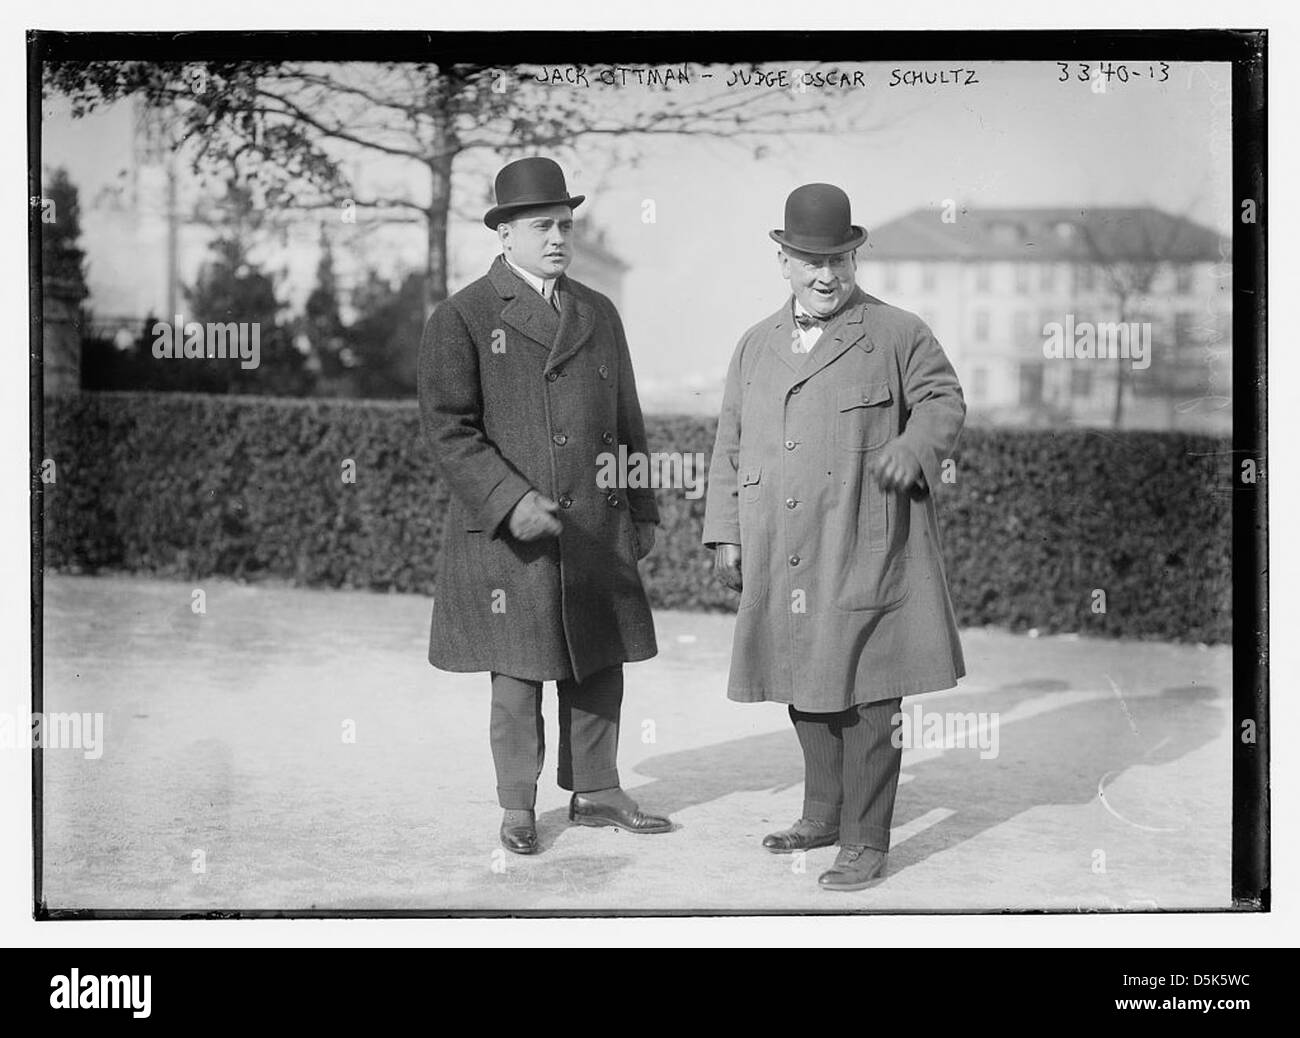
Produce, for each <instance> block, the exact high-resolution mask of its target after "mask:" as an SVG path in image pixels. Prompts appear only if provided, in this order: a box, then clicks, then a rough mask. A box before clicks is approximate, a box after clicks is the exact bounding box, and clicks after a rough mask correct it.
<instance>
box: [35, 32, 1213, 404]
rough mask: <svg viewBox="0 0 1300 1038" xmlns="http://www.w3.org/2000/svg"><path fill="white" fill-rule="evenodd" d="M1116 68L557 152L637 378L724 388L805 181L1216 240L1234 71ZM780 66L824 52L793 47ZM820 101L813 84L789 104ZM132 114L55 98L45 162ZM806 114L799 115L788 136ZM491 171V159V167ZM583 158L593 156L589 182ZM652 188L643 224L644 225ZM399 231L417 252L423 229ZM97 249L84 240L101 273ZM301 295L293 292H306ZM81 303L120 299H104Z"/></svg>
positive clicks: (775, 282) (106, 176)
mask: <svg viewBox="0 0 1300 1038" xmlns="http://www.w3.org/2000/svg"><path fill="white" fill-rule="evenodd" d="M1117 64H1118V63H1117ZM1125 64H1126V65H1127V67H1128V69H1129V70H1130V75H1129V81H1128V82H1127V83H1124V82H1120V81H1119V79H1118V78H1112V79H1110V80H1109V81H1107V82H1106V83H1105V90H1104V91H1098V90H1097V89H1096V88H1095V81H1093V80H1084V81H1080V80H1079V78H1078V77H1079V74H1080V71H1081V65H1080V63H1079V62H1071V63H1070V65H1069V67H1068V69H1067V74H1068V75H1069V77H1070V78H1069V79H1068V80H1067V81H1066V82H1061V81H1060V76H1061V74H1062V70H1061V66H1060V64H1059V63H1057V62H1053V61H1040V62H967V63H961V62H943V63H909V64H907V65H905V66H897V65H894V64H892V63H890V64H873V63H868V64H862V65H844V64H840V65H839V66H837V67H838V68H840V69H842V70H845V71H860V72H861V73H862V78H861V82H862V83H863V84H864V85H863V86H862V87H861V88H857V89H849V90H842V91H832V92H830V98H831V100H832V103H833V104H835V105H842V106H851V107H852V108H853V110H854V111H856V112H858V113H864V112H865V113H866V115H867V117H868V120H869V121H870V122H871V123H872V124H873V127H872V128H869V129H867V130H864V131H859V132H851V133H836V134H832V135H810V134H794V133H785V132H779V133H773V134H771V135H769V136H768V137H766V138H764V139H763V141H762V142H761V143H762V144H763V146H764V155H763V156H762V157H761V158H755V157H754V156H753V154H752V153H751V152H750V150H749V149H747V148H746V147H744V146H741V145H739V144H736V143H731V142H720V141H715V140H705V139H700V138H668V137H661V138H651V139H648V140H646V141H645V143H644V144H643V145H641V146H640V147H639V154H640V160H639V161H638V162H637V163H636V164H635V165H632V164H627V166H626V168H622V167H619V166H612V165H610V163H609V162H608V161H607V156H605V155H603V154H602V153H600V152H599V151H587V152H585V153H584V152H583V151H581V150H580V151H579V152H578V153H574V154H565V155H563V156H560V157H561V161H562V164H565V165H567V166H568V167H569V174H570V190H571V191H572V192H574V193H577V192H579V191H589V193H590V197H589V200H588V201H587V202H586V203H585V204H584V206H583V207H582V209H581V210H580V212H581V213H582V214H583V215H586V216H588V217H589V218H590V219H591V220H592V221H593V222H594V223H595V224H597V225H598V226H599V227H601V228H602V229H603V230H604V231H605V233H606V235H607V239H608V243H609V244H610V245H611V246H612V247H613V249H614V250H615V251H616V252H617V253H618V254H620V255H621V256H622V257H623V258H624V260H625V261H626V262H627V263H628V264H630V267H631V269H630V270H629V272H628V274H627V279H626V282H625V289H624V293H623V300H624V306H623V317H624V323H625V326H626V328H627V331H628V336H629V343H630V347H631V350H632V356H633V360H634V364H635V367H636V369H637V372H638V378H639V380H640V381H641V382H643V383H644V384H645V387H646V389H648V390H649V391H650V392H651V393H654V392H660V391H664V390H666V388H667V387H670V386H679V385H693V384H700V385H714V384H717V383H719V382H720V380H721V378H722V376H723V373H724V372H725V369H726V365H727V362H728V360H729V359H730V355H731V352H732V350H733V348H734V346H735V343H736V341H737V340H738V338H739V337H740V335H741V334H742V333H743V332H744V330H745V329H746V328H748V327H749V326H751V325H752V324H754V323H755V322H757V321H758V320H760V319H761V318H762V317H764V316H765V315H766V314H768V313H770V312H771V311H772V310H774V309H775V308H776V307H777V306H778V305H779V304H780V303H781V301H782V299H783V298H784V297H785V290H784V288H785V285H784V282H783V281H782V280H781V278H780V275H779V273H778V270H777V264H776V259H775V254H774V253H775V244H774V243H773V242H771V241H770V239H769V238H768V231H769V230H771V229H772V228H776V227H779V226H780V225H781V223H782V213H783V207H784V202H785V197H786V195H787V194H788V193H789V192H790V190H792V189H793V188H794V187H797V186H798V185H800V184H803V183H808V182H811V181H825V182H830V183H834V184H838V185H839V186H841V187H843V188H844V189H845V190H846V191H847V192H848V194H849V196H850V198H851V199H852V204H853V217H854V221H855V222H857V223H860V224H863V225H865V226H866V227H867V228H868V230H870V229H871V228H872V227H873V226H878V225H879V224H881V223H883V222H885V221H888V220H891V219H893V218H895V217H898V216H901V215H903V214H904V213H907V212H909V211H911V210H913V209H917V208H921V207H938V206H940V205H942V204H943V203H944V201H945V200H948V199H952V200H954V201H955V202H956V203H957V204H958V205H959V206H965V207H979V206H999V207H1001V206H1066V207H1089V206H1112V205H1113V206H1128V205H1152V206H1157V207H1160V208H1163V209H1166V210H1168V211H1171V212H1174V213H1179V214H1183V215H1186V216H1188V217H1189V218H1191V219H1193V220H1196V221H1197V222H1199V223H1202V224H1205V225H1207V226H1209V227H1211V228H1213V229H1215V230H1218V231H1221V232H1225V233H1226V232H1227V231H1228V230H1229V228H1230V227H1231V221H1232V214H1233V203H1232V198H1231V150H1230V147H1231V140H1230V133H1231V123H1230V93H1229V88H1230V72H1229V69H1228V66H1226V65H1212V64H1203V63H1202V64H1188V63H1174V64H1170V65H1169V66H1168V67H1167V70H1164V69H1161V67H1160V66H1159V63H1150V62H1147V61H1143V60H1140V59H1135V60H1133V61H1131V62H1127V63H1125ZM783 65H786V66H788V67H791V68H795V67H799V68H811V67H813V66H814V65H815V62H812V61H810V60H806V59H805V60H801V59H800V58H799V57H798V56H797V55H794V56H792V57H791V59H790V61H788V62H784V63H783ZM896 68H897V69H898V74H897V75H896V74H895V72H894V70H895V69H896ZM955 68H961V69H963V70H964V71H962V72H960V73H958V74H956V75H953V74H951V73H950V74H949V76H948V77H947V78H948V79H949V80H956V82H948V83H935V84H932V85H926V84H923V83H922V84H916V85H907V84H905V83H898V85H893V86H891V85H890V84H891V82H897V81H898V80H899V79H900V78H902V75H903V74H904V73H906V72H909V71H912V72H915V71H922V70H924V71H931V72H934V71H939V70H945V69H946V70H952V69H955ZM692 69H693V70H695V71H696V72H697V73H698V71H699V70H700V69H701V67H700V66H692ZM521 71H522V70H521ZM714 71H715V73H716V74H715V76H714V79H713V81H712V83H711V84H709V85H708V86H707V89H717V86H716V84H717V83H718V80H719V79H720V78H724V77H725V74H726V70H725V69H723V68H717V69H715V70H714ZM1166 71H1167V78H1164V79H1163V81H1161V77H1162V76H1163V75H1164V73H1165V72H1166ZM1151 73H1155V75H1154V76H1152V75H1151ZM968 81H971V82H968ZM554 89H557V90H564V89H573V90H575V91H576V90H578V89H580V88H576V87H575V88H566V87H556V88H554ZM673 89H674V90H675V91H680V92H682V93H683V94H686V95H688V94H689V92H690V91H691V90H704V89H706V85H705V84H704V82H703V80H702V79H700V78H698V76H697V79H696V82H695V84H694V85H692V86H675V87H674V88H673ZM736 89H737V90H743V89H751V90H752V89H756V88H753V87H750V88H743V87H737V88H736ZM773 89H776V88H773ZM624 92H625V99H626V104H627V106H628V110H629V111H631V110H633V109H635V108H638V107H639V106H644V105H646V104H653V103H655V98H654V95H653V94H652V93H651V92H649V91H648V90H647V89H646V88H639V87H636V86H629V87H626V88H624ZM825 96H826V95H825V94H824V93H823V92H819V91H816V90H815V89H810V90H809V91H808V92H807V93H806V94H803V95H799V101H800V103H805V102H806V103H808V104H812V103H814V102H816V101H818V100H822V99H824V98H825ZM130 125H131V123H130V119H129V117H128V114H127V113H125V112H123V111H121V110H118V111H111V110H110V111H105V112H103V113H100V114H98V115H95V116H93V117H91V118H88V119H83V120H80V121H75V122H74V121H73V120H71V119H70V118H69V117H68V116H67V114H66V110H65V109H64V108H63V106H61V105H60V104H58V103H57V102H54V103H49V104H47V106H46V120H45V126H44V136H43V156H42V158H43V162H44V164H45V166H46V167H47V168H49V167H52V166H54V165H64V166H66V167H68V169H69V172H70V173H71V175H72V178H73V180H74V182H76V183H77V184H78V185H79V186H80V188H81V190H82V197H83V199H85V198H90V197H93V195H94V194H95V193H96V191H97V190H98V188H99V187H100V186H102V185H103V184H106V183H108V182H110V181H111V180H112V178H113V176H114V175H115V171H116V169H117V168H118V167H119V166H120V165H121V164H122V163H124V162H125V161H126V158H127V156H128V155H129V139H128V133H129V129H130ZM806 125H807V120H806V119H801V118H800V116H799V114H798V112H797V111H795V112H793V113H792V115H791V119H790V123H789V126H790V129H791V130H799V129H803V128H806ZM584 154H585V156H586V157H585V158H584ZM496 164H497V163H496V161H495V160H493V159H492V157H491V156H489V157H488V158H487V161H486V164H485V165H484V166H483V169H484V171H485V172H484V177H487V176H489V175H490V172H489V171H490V169H491V168H492V167H493V166H495V165H496ZM584 164H585V165H589V166H591V167H593V168H600V167H603V173H602V174H601V175H600V177H599V178H598V181H597V182H596V183H595V184H592V183H589V182H588V179H587V177H586V170H585V169H584V168H583V167H584ZM405 175H407V174H406V173H405V172H404V170H399V169H397V168H396V167H394V168H391V169H390V168H385V167H384V166H383V165H382V164H379V163H370V164H367V165H366V166H365V168H364V169H363V170H362V176H363V177H368V178H373V179H374V181H385V182H392V180H393V178H394V176H397V177H401V176H405ZM485 182H486V181H485ZM412 184H413V188H412V189H413V190H415V191H417V192H418V191H419V190H420V186H419V184H418V182H417V181H415V180H413V181H412ZM647 201H652V202H653V204H654V220H653V222H646V220H645V218H644V214H645V213H646V209H647V207H646V202H647ZM90 222H91V223H93V220H92V221H90ZM308 240H310V236H308ZM410 240H411V248H410V262H411V263H412V264H415V263H418V262H419V261H420V259H421V255H422V252H421V249H422V245H421V239H420V236H419V233H418V231H415V232H414V233H413V235H412V237H411V239H410ZM450 249H451V252H452V257H451V259H452V266H453V271H454V275H455V278H454V283H453V285H452V288H453V289H455V288H457V287H460V284H463V283H464V281H465V280H468V279H469V278H471V277H473V276H476V275H477V272H479V271H481V270H483V269H485V268H486V265H487V263H488V262H489V261H490V259H491V257H492V256H493V255H494V254H495V252H496V244H495V237H494V235H492V233H491V232H489V231H487V229H486V228H484V227H483V225H482V224H481V223H475V222H474V221H473V220H472V219H471V220H466V221H460V222H458V223H457V224H456V225H455V226H454V228H453V231H452V235H451V245H450ZM289 251H291V252H293V255H286V256H285V257H282V259H283V261H284V262H283V266H285V268H286V269H288V270H289V271H290V274H291V276H290V278H289V280H291V281H295V282H299V283H302V282H306V287H309V281H308V279H309V278H310V274H311V271H313V270H314V267H315V262H316V253H315V251H314V249H311V248H304V247H302V246H294V247H293V248H292V249H291V250H289ZM95 259H96V257H95V254H94V250H93V249H92V250H91V255H90V261H91V264H92V268H93V266H94V263H95ZM92 286H93V281H92ZM863 287H865V288H867V289H868V291H870V290H871V289H872V286H870V285H864V286H863ZM303 291H304V289H303V286H302V285H301V284H300V285H299V287H298V288H296V289H293V292H294V293H295V294H296V295H297V296H298V297H299V298H300V297H301V295H302V294H303ZM92 302H93V303H94V305H96V306H99V307H102V308H104V309H106V310H108V311H112V310H113V306H112V301H108V300H101V299H94V300H92Z"/></svg>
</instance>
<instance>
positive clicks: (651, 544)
mask: <svg viewBox="0 0 1300 1038" xmlns="http://www.w3.org/2000/svg"><path fill="white" fill-rule="evenodd" d="M654 548H655V524H654V523H637V524H636V561H637V562H640V561H641V560H642V559H644V558H645V557H646V556H647V555H649V554H650V553H651V552H652V551H654Z"/></svg>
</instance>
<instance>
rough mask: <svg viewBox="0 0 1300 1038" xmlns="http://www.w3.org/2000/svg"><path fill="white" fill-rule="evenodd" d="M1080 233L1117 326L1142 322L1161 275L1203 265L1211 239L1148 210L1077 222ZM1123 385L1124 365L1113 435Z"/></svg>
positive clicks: (1180, 220)
mask: <svg viewBox="0 0 1300 1038" xmlns="http://www.w3.org/2000/svg"><path fill="white" fill-rule="evenodd" d="M1080 228H1081V231H1082V234H1081V239H1082V244H1083V246H1084V249H1085V252H1086V256H1087V262H1089V263H1091V264H1092V265H1093V267H1095V268H1096V270H1097V271H1098V272H1099V273H1100V275H1101V279H1102V283H1103V285H1104V288H1105V292H1106V294H1107V296H1108V297H1109V298H1110V300H1111V302H1112V304H1113V306H1114V310H1115V320H1116V321H1117V322H1119V323H1120V324H1128V323H1129V322H1131V321H1133V320H1135V319H1136V318H1137V317H1140V316H1142V313H1143V311H1144V310H1145V308H1146V306H1147V302H1148V300H1149V299H1150V297H1151V295H1152V293H1153V292H1154V291H1155V290H1156V289H1157V288H1158V286H1159V284H1160V281H1161V278H1162V276H1163V275H1164V274H1165V273H1166V272H1170V271H1173V270H1174V269H1175V267H1176V265H1177V264H1179V263H1185V262H1194V261H1197V260H1203V259H1205V258H1206V257H1205V256H1204V255H1202V252H1203V250H1204V249H1205V247H1206V244H1207V239H1206V235H1207V234H1211V233H1212V232H1208V231H1207V230H1206V229H1205V228H1202V227H1199V226H1197V225H1196V224H1194V223H1192V222H1191V221H1190V220H1189V219H1187V218H1185V217H1182V216H1176V215H1173V214H1170V213H1166V212H1163V211H1161V210H1159V209H1155V208H1149V207H1143V208H1134V209H1126V210H1113V209H1112V210H1106V211H1105V214H1104V216H1099V217H1093V218H1091V219H1087V220H1084V221H1082V222H1081V224H1080ZM1156 377H1159V376H1156ZM1127 382H1128V380H1127V379H1126V377H1125V368H1124V365H1123V364H1121V363H1118V362H1117V363H1116V365H1115V409H1114V411H1113V417H1112V424H1113V425H1114V427H1115V428H1116V429H1118V428H1120V426H1121V424H1122V422H1123V418H1124V389H1125V386H1126V385H1127ZM1169 388H1170V389H1172V387H1169Z"/></svg>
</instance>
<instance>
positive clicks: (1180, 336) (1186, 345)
mask: <svg viewBox="0 0 1300 1038" xmlns="http://www.w3.org/2000/svg"><path fill="white" fill-rule="evenodd" d="M1196 340H1197V335H1196V315H1195V314H1193V313H1192V312H1191V311H1190V310H1179V311H1178V312H1177V313H1176V314H1174V349H1176V350H1189V349H1191V348H1192V347H1193V346H1195V345H1196Z"/></svg>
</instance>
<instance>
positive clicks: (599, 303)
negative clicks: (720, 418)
mask: <svg viewBox="0 0 1300 1038" xmlns="http://www.w3.org/2000/svg"><path fill="white" fill-rule="evenodd" d="M558 288H559V291H560V299H561V305H562V307H563V313H556V311H555V309H554V307H553V306H552V305H551V304H550V303H548V302H547V301H545V300H544V299H543V298H542V296H541V295H540V293H538V292H537V291H536V290H535V289H534V288H532V287H531V286H530V285H528V284H527V283H526V282H525V281H524V280H523V279H522V278H520V277H519V276H518V275H517V274H515V273H514V272H513V271H512V270H511V269H510V267H509V266H508V265H507V264H506V263H505V261H504V259H503V258H502V257H497V259H496V260H495V261H494V262H493V264H492V267H491V269H490V270H489V271H488V273H487V275H486V276H484V277H481V278H479V279H478V280H477V281H475V282H473V283H472V284H470V285H467V286H466V287H465V288H463V289H462V290H461V291H459V292H457V293H456V294H455V295H453V296H451V297H450V298H448V299H446V300H445V301H444V302H442V303H441V304H439V305H438V307H437V308H436V309H435V310H434V312H433V314H432V316H431V317H430V318H429V321H428V323H427V325H426V326H425V329H424V335H423V337H422V340H421V343H420V365H419V392H420V418H421V426H422V430H423V433H424V435H425V437H426V438H427V440H428V442H429V443H430V444H431V445H432V447H433V453H434V459H435V464H436V467H437V471H438V474H439V476H440V477H441V478H442V479H443V480H444V481H445V482H446V484H447V486H448V487H449V488H450V491H451V502H450V507H449V509H448V511H447V515H446V518H445V527H444V533H443V542H442V553H441V556H440V560H439V564H438V575H437V578H436V581H435V587H434V601H433V623H432V629H431V632H430V637H429V662H430V663H432V664H433V665H434V666H435V667H438V668H440V669H442V670H451V671H484V670H490V671H497V672H499V673H503V674H510V675H513V676H514V677H519V678H528V679H532V680H539V681H548V680H556V679H560V678H569V677H573V678H576V679H577V680H579V681H581V680H583V679H584V678H586V677H587V676H588V675H590V674H592V673H593V672H595V671H597V670H601V669H603V668H605V667H608V666H612V665H614V664H618V663H624V662H630V661H633V660H644V659H648V658H649V657H651V656H653V655H654V654H655V652H656V651H657V647H656V644H655V633H654V623H653V620H652V619H651V615H650V605H649V603H648V602H647V600H646V595H645V590H644V588H643V587H642V585H641V578H640V574H639V573H638V572H637V560H636V531H635V527H634V525H633V523H634V522H636V521H639V522H658V518H659V513H658V509H657V507H656V505H655V499H654V492H653V491H652V490H649V489H631V490H625V489H617V488H616V489H604V488H602V487H601V486H599V485H598V482H597V473H598V470H600V469H601V467H602V462H601V460H600V458H601V455H602V454H604V453H610V454H612V455H614V456H617V455H618V450H619V447H620V445H621V446H623V447H625V448H626V450H627V451H628V452H629V453H631V452H642V453H644V452H645V451H646V450H647V447H646V437H645V424H644V422H643V420H642V417H641V407H640V404H639V403H638V401H637V394H636V383H635V381H634V379H633V375H632V364H631V361H630V360H629V357H628V348H627V340H626V339H625V337H624V335H623V325H622V322H621V321H620V320H619V316H618V312H617V311H616V310H615V309H614V304H613V303H612V302H610V300H609V299H608V298H606V297H605V296H603V295H601V294H600V293H599V292H596V291H594V290H592V289H590V288H588V287H587V286H585V285H583V284H580V283H579V282H576V281H573V280H572V279H570V278H567V277H563V276H562V277H561V278H560V279H559V282H558ZM607 471H608V470H607ZM531 489H536V490H538V491H540V492H541V493H543V494H545V495H546V496H548V497H550V498H551V499H552V500H554V501H557V502H558V503H559V505H560V511H559V518H560V521H561V523H562V525H563V532H562V533H561V534H560V536H559V537H558V538H550V537H548V538H544V539H542V540H539V541H533V542H528V543H525V542H522V541H519V540H516V539H515V538H514V537H513V536H511V534H510V530H509V524H508V523H507V522H506V519H507V516H508V515H509V513H510V511H511V509H513V508H514V506H515V504H516V503H517V502H518V501H519V500H520V498H522V497H523V496H524V494H525V493H527V492H528V491H529V490H531Z"/></svg>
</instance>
